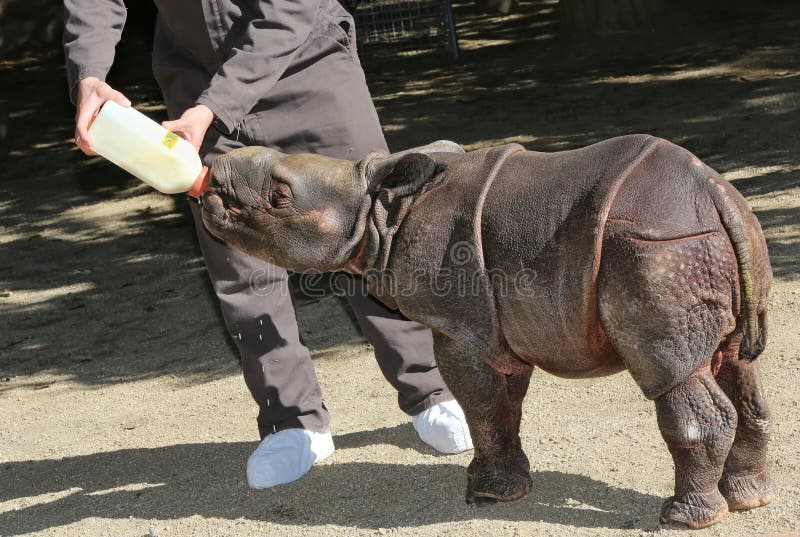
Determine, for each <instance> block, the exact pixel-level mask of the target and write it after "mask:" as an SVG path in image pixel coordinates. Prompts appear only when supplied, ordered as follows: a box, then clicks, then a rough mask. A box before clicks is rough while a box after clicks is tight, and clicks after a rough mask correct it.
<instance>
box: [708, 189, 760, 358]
mask: <svg viewBox="0 0 800 537" xmlns="http://www.w3.org/2000/svg"><path fill="white" fill-rule="evenodd" d="M709 186H710V187H711V188H710V191H711V197H712V199H713V200H714V204H715V205H716V208H717V212H718V213H719V216H720V220H721V221H722V225H723V226H724V227H725V231H726V232H727V234H728V237H729V239H730V241H731V245H732V246H733V250H734V252H735V254H736V261H737V263H738V265H739V316H738V322H737V324H738V326H739V327H740V329H741V330H742V332H743V335H744V337H743V338H742V344H741V346H740V347H739V357H740V358H744V359H747V360H754V359H756V358H757V357H758V356H759V355H760V354H761V352H762V351H763V350H764V347H765V346H766V343H767V330H766V326H765V325H764V324H765V323H763V322H762V321H763V320H764V319H763V316H760V315H759V313H758V305H759V298H760V297H759V296H757V289H756V282H755V277H756V276H755V273H756V270H755V264H756V262H757V260H756V258H755V255H756V252H760V251H761V250H760V248H758V246H757V244H758V243H759V237H760V234H761V230H760V229H758V227H757V226H753V225H752V223H751V222H750V221H749V218H747V215H746V214H743V211H742V208H741V206H740V205H739V204H737V203H736V201H735V200H734V199H733V196H732V195H736V196H737V197H738V193H736V191H735V190H734V189H733V188H732V187H731V186H730V185H728V184H726V183H725V181H724V180H723V179H721V178H714V177H712V178H710V179H709ZM742 204H744V203H742Z"/></svg>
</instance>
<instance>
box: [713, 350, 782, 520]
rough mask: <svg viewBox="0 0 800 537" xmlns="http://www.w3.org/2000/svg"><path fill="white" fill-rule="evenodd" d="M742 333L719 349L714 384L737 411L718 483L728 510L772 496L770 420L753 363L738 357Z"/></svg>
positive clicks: (766, 500)
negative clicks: (769, 458) (736, 418)
mask: <svg viewBox="0 0 800 537" xmlns="http://www.w3.org/2000/svg"><path fill="white" fill-rule="evenodd" d="M740 341H741V335H739V336H738V337H736V338H732V341H731V342H730V343H728V344H727V345H724V346H723V348H722V352H723V359H722V362H721V365H720V367H719V371H718V372H717V374H716V379H717V383H719V385H720V387H721V388H722V389H723V390H724V391H725V393H726V394H727V396H728V397H729V398H730V400H731V401H732V402H733V405H734V406H735V407H736V411H737V413H738V418H739V422H738V425H737V426H736V437H735V438H734V440H733V446H732V447H731V451H730V453H729V454H728V458H727V460H726V461H725V470H724V471H723V473H722V479H721V480H720V483H719V489H720V492H722V495H723V496H724V497H725V499H726V500H727V501H728V509H730V510H732V511H734V510H742V509H753V508H754V507H760V506H762V505H766V504H768V503H769V502H771V501H772V500H773V499H774V498H775V485H774V483H773V482H772V478H771V477H770V475H769V471H768V470H767V441H768V440H769V433H770V421H769V410H768V409H767V403H766V401H765V400H764V393H763V392H762V390H761V380H760V378H759V375H758V367H757V365H756V362H754V361H750V360H743V359H740V358H739V342H740Z"/></svg>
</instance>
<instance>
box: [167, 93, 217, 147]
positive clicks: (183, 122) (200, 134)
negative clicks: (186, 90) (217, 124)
mask: <svg viewBox="0 0 800 537" xmlns="http://www.w3.org/2000/svg"><path fill="white" fill-rule="evenodd" d="M212 121H214V112H212V111H211V109H210V108H209V107H207V106H206V105H204V104H198V105H196V106H193V107H192V108H189V109H188V110H187V111H186V112H184V113H183V115H182V116H181V117H179V118H178V119H176V120H174V121H165V122H163V123H162V124H161V126H162V127H164V128H165V129H168V130H171V131H172V132H174V133H175V134H177V135H178V136H180V137H181V138H183V139H184V140H186V141H187V142H189V143H190V144H192V145H193V146H194V148H195V149H197V150H198V151H200V144H202V143H203V138H205V136H206V131H207V130H208V128H209V127H210V126H211V122H212Z"/></svg>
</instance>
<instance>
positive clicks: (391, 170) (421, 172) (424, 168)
mask: <svg viewBox="0 0 800 537" xmlns="http://www.w3.org/2000/svg"><path fill="white" fill-rule="evenodd" d="M438 168H439V167H438V166H437V165H436V161H434V160H433V159H432V158H431V157H429V156H428V155H424V154H422V153H406V154H403V155H400V156H394V155H392V156H389V157H387V158H386V159H383V160H380V161H378V162H375V164H374V166H373V167H372V170H370V171H369V172H368V176H367V179H368V181H369V190H370V191H374V190H377V189H378V188H383V189H391V190H393V191H394V192H395V194H396V195H398V196H403V195H406V194H410V193H411V192H415V191H417V190H419V188H420V187H422V185H424V184H425V183H427V182H428V181H429V180H430V179H431V178H432V177H433V176H434V175H436V172H437V171H438Z"/></svg>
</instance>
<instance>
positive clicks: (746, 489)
mask: <svg viewBox="0 0 800 537" xmlns="http://www.w3.org/2000/svg"><path fill="white" fill-rule="evenodd" d="M719 490H720V492H722V495H723V496H724V497H725V499H726V500H727V501H728V509H730V510H731V511H743V510H745V509H755V508H756V507H761V506H762V505H767V504H768V503H769V502H771V501H772V500H774V499H775V484H774V483H773V482H772V478H771V477H770V475H769V472H768V471H767V470H766V469H765V470H764V471H763V472H760V473H759V474H757V475H728V474H727V473H725V474H723V475H722V480H721V481H720V482H719Z"/></svg>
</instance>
